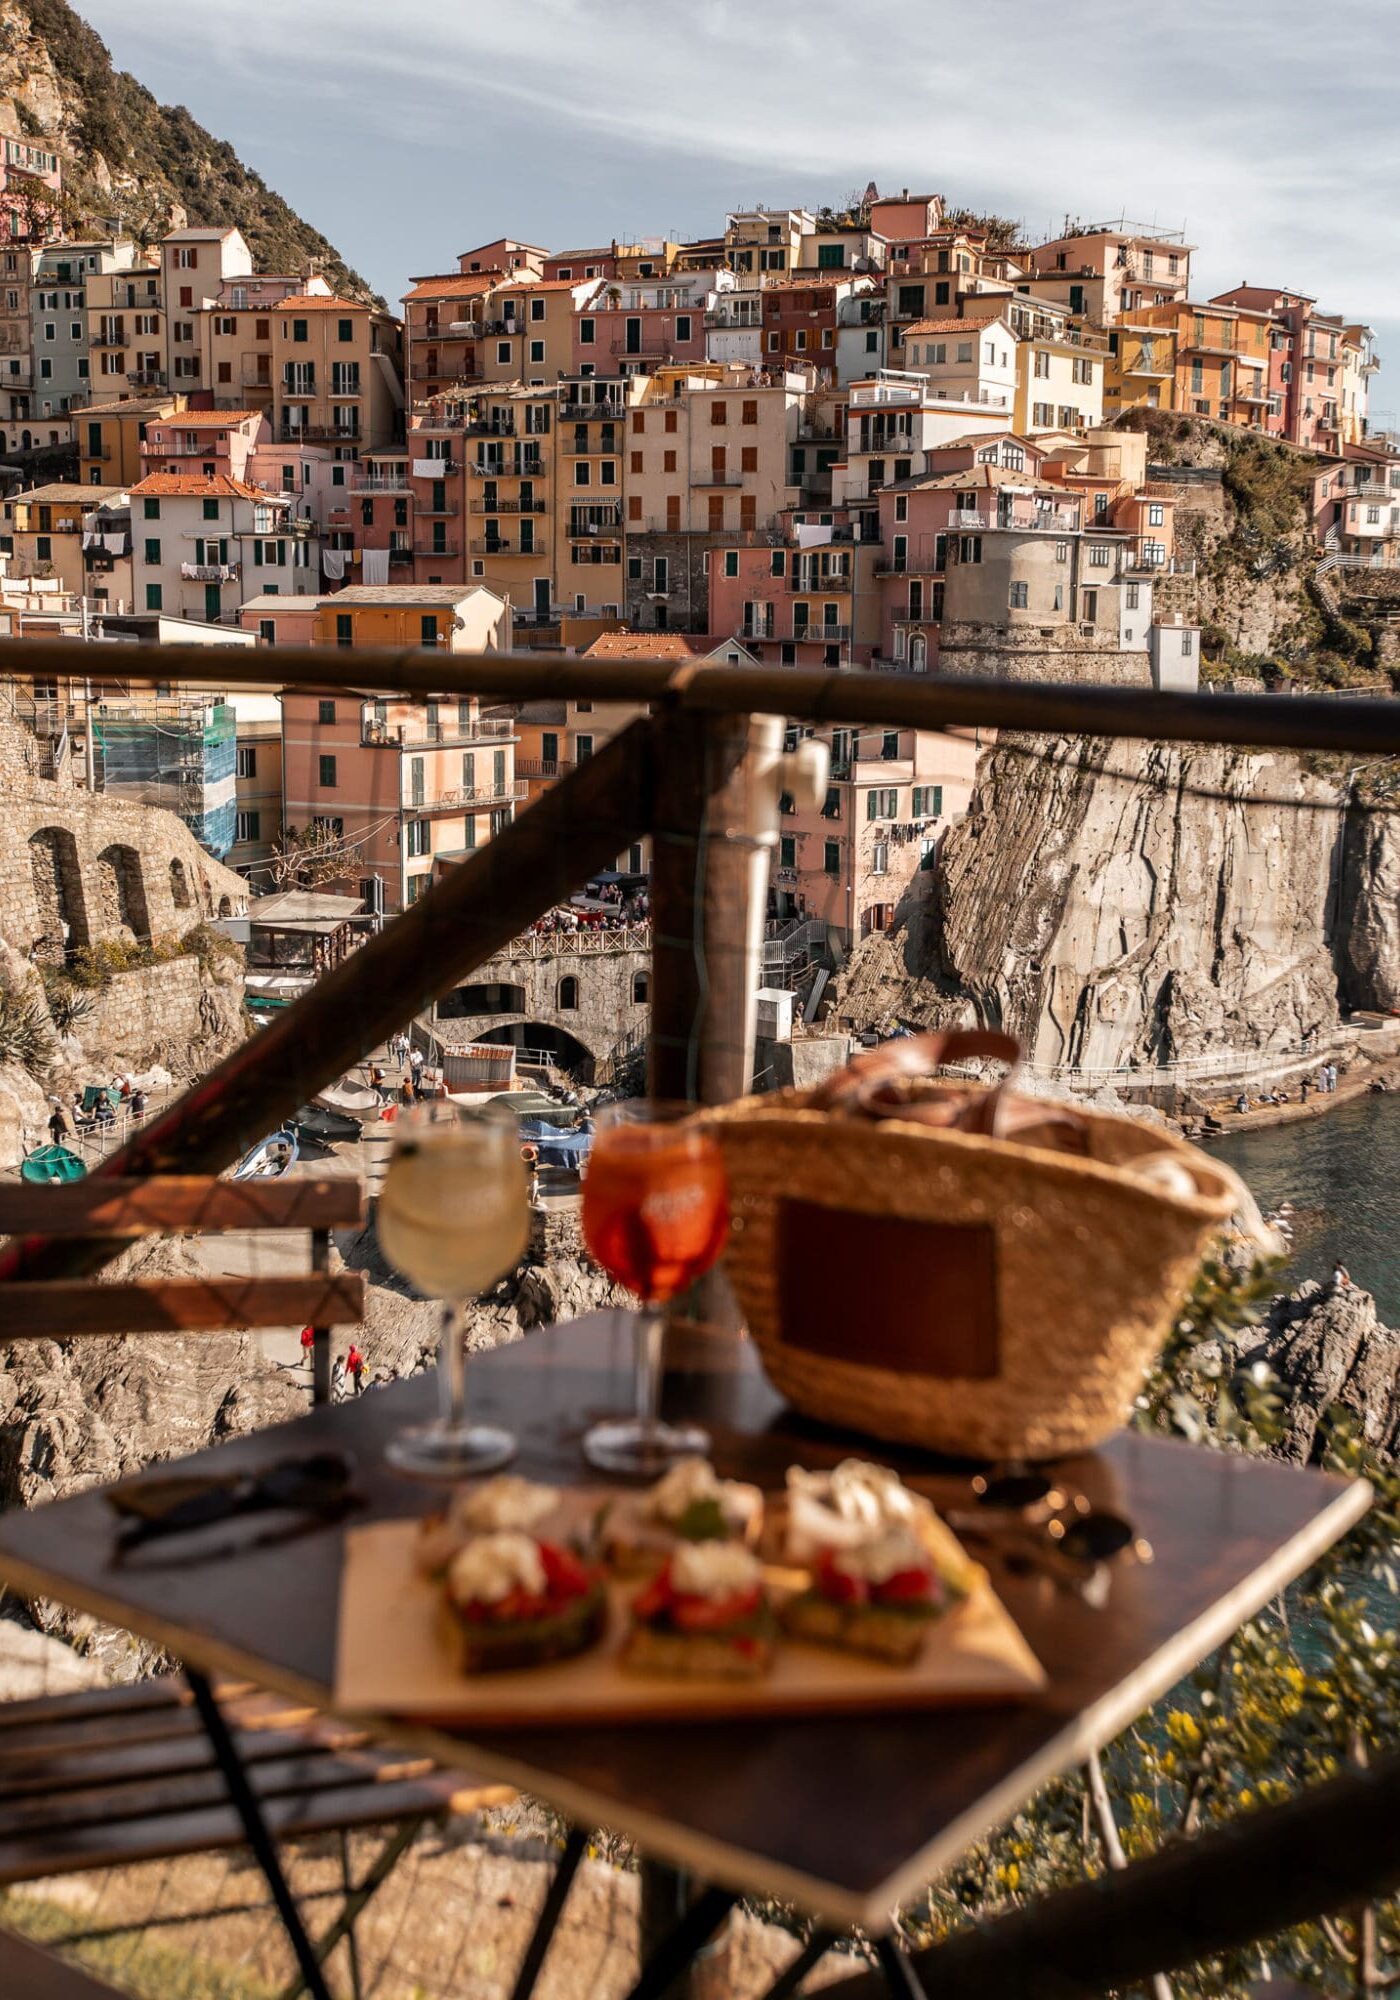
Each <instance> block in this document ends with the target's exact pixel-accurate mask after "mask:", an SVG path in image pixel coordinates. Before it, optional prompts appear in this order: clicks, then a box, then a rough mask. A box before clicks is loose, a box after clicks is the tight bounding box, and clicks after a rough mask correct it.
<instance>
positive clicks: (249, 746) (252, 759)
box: [238, 743, 258, 778]
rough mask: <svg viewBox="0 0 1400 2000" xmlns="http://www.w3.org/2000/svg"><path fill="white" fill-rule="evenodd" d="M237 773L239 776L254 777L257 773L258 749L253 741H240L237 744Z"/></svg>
mask: <svg viewBox="0 0 1400 2000" xmlns="http://www.w3.org/2000/svg"><path fill="white" fill-rule="evenodd" d="M238 775H239V777H240V778H256V777H257V775H258V751H257V745H256V744H254V743H246V744H245V743H240V744H239V746H238Z"/></svg>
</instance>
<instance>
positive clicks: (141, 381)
mask: <svg viewBox="0 0 1400 2000" xmlns="http://www.w3.org/2000/svg"><path fill="white" fill-rule="evenodd" d="M126 379H127V381H128V382H129V383H130V384H131V386H132V388H133V389H163V388H165V386H166V380H165V373H164V371H163V370H162V369H160V368H132V369H129V370H128V371H127V377H126ZM3 386H4V385H3V384H0V387H3ZM263 386H264V387H265V388H270V387H271V386H272V385H271V384H270V383H265V384H264V385H263ZM89 455H90V454H89Z"/></svg>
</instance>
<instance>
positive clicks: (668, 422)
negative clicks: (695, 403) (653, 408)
mask: <svg viewBox="0 0 1400 2000" xmlns="http://www.w3.org/2000/svg"><path fill="white" fill-rule="evenodd" d="M661 417H662V421H661V428H662V430H663V431H673V430H675V429H676V428H677V425H678V418H677V416H676V412H675V411H674V410H663V411H662V413H661Z"/></svg>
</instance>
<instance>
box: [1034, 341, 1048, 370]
mask: <svg viewBox="0 0 1400 2000" xmlns="http://www.w3.org/2000/svg"><path fill="white" fill-rule="evenodd" d="M1035 372H1036V374H1037V375H1039V376H1042V377H1044V376H1046V375H1048V374H1049V373H1050V356H1049V354H1048V353H1047V352H1046V350H1045V349H1044V348H1043V347H1038V348H1037V349H1036V350H1035Z"/></svg>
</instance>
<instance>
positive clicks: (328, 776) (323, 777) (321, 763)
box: [316, 757, 335, 792]
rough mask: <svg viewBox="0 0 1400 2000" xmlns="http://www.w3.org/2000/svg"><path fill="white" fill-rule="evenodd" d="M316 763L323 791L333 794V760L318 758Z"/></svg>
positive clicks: (332, 758) (330, 758)
mask: <svg viewBox="0 0 1400 2000" xmlns="http://www.w3.org/2000/svg"><path fill="white" fill-rule="evenodd" d="M316 762H317V765H318V767H319V774H320V782H321V785H322V787H323V789H324V790H326V791H328V792H333V791H334V790H335V758H334V757H318V758H317V760H316Z"/></svg>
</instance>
